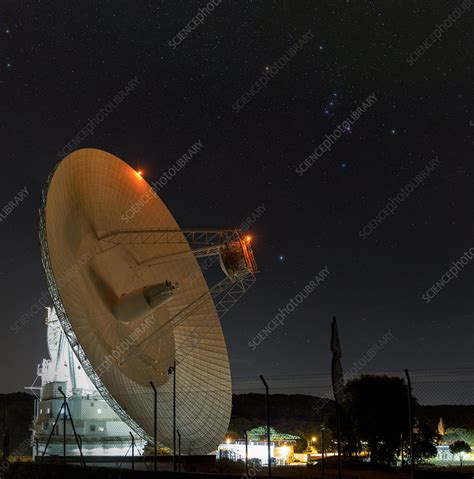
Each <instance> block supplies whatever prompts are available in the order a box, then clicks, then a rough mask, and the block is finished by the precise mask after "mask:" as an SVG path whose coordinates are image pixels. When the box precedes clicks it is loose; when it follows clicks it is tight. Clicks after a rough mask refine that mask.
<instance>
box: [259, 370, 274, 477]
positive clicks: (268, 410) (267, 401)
mask: <svg viewBox="0 0 474 479" xmlns="http://www.w3.org/2000/svg"><path fill="white" fill-rule="evenodd" d="M260 379H261V380H262V383H263V385H264V386H265V399H266V410H267V448H268V477H272V453H271V448H270V397H269V396H270V395H269V391H268V384H267V382H266V381H265V378H264V377H263V376H262V375H260Z"/></svg>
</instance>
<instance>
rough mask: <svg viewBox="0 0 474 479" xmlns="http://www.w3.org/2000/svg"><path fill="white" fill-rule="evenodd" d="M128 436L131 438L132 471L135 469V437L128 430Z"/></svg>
mask: <svg viewBox="0 0 474 479" xmlns="http://www.w3.org/2000/svg"><path fill="white" fill-rule="evenodd" d="M130 436H131V438H132V471H134V470H135V438H134V437H133V434H132V433H131V432H130Z"/></svg>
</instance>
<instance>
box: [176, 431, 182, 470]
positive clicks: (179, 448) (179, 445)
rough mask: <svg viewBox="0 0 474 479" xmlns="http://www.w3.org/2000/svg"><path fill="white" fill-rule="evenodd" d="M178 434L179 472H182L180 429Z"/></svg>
mask: <svg viewBox="0 0 474 479" xmlns="http://www.w3.org/2000/svg"><path fill="white" fill-rule="evenodd" d="M176 434H177V435H178V472H181V434H180V433H179V429H176Z"/></svg>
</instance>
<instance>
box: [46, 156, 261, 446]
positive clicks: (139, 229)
mask: <svg viewBox="0 0 474 479" xmlns="http://www.w3.org/2000/svg"><path fill="white" fill-rule="evenodd" d="M130 211H133V212H134V213H133V214H129V212H130ZM40 216H41V219H40V242H41V249H42V261H43V266H44V269H45V272H46V276H47V281H48V287H49V290H50V293H51V296H52V298H53V302H54V306H55V308H56V311H57V313H58V317H59V320H60V322H61V325H62V327H63V329H64V331H65V333H66V336H67V338H68V340H69V342H70V344H71V346H72V348H73V350H74V352H75V354H76V355H77V356H78V358H79V360H80V361H81V363H82V366H83V367H84V369H85V371H86V372H87V373H88V375H89V377H90V379H91V380H92V381H93V383H94V384H95V386H96V387H97V389H98V390H99V392H100V393H101V394H102V396H103V397H104V399H106V400H107V401H108V403H109V404H110V405H111V406H112V407H113V409H114V410H115V411H116V412H117V414H118V415H119V416H120V417H121V419H122V420H124V421H125V422H126V423H128V424H129V426H130V427H131V428H132V429H134V430H135V431H136V432H137V433H138V434H140V435H142V436H143V437H145V438H151V436H152V435H153V430H154V402H153V397H154V396H153V391H152V389H151V387H150V381H152V382H153V383H154V385H155V386H156V388H157V390H158V418H157V422H158V428H157V430H158V440H159V443H160V444H162V445H164V446H170V447H171V446H172V444H173V380H172V377H171V376H170V367H171V366H173V364H176V369H175V372H176V420H177V423H176V427H177V429H178V430H179V431H180V434H181V438H182V450H183V453H186V454H205V453H208V452H210V451H211V450H213V449H215V448H216V446H217V445H218V444H219V442H220V441H222V438H223V436H224V434H225V432H226V431H227V428H228V425H229V419H230V413H231V398H232V392H231V377H230V370H229V361H228V355H227V349H226V345H225V341H224V336H223V333H222V329H221V325H220V321H219V316H222V315H223V314H225V313H226V312H227V311H228V310H229V308H230V307H232V305H233V304H235V302H236V301H237V300H238V299H239V297H240V296H241V295H242V294H244V293H245V292H246V290H247V289H248V288H249V287H250V286H251V285H252V284H253V282H254V280H255V276H254V274H255V272H256V265H255V260H254V257H253V253H252V250H251V246H250V244H249V242H248V241H247V240H246V239H245V238H244V237H243V235H242V232H241V231H240V230H238V229H227V230H207V229H194V230H192V229H188V230H186V229H180V227H179V226H178V224H177V223H176V221H175V220H174V218H173V216H172V215H171V213H170V212H169V211H168V209H167V208H166V206H165V205H164V203H163V202H162V201H161V200H160V198H159V197H158V196H157V195H156V193H154V192H153V190H152V189H151V186H150V185H149V184H148V183H147V181H146V180H145V179H144V178H142V177H141V176H140V175H139V174H137V172H136V171H135V170H134V169H132V168H131V167H130V166H128V165H127V164H126V163H124V162H123V161H121V160H120V159H118V158H116V157H115V156H113V155H111V154H109V153H106V152H104V151H100V150H95V149H83V150H79V151H76V152H74V153H71V154H70V155H68V156H67V157H66V158H64V160H63V161H61V162H60V163H59V164H58V165H57V166H56V168H55V170H54V171H53V173H52V174H51V176H50V178H49V180H48V184H47V187H46V188H45V191H44V194H43V206H42V209H41V215H40ZM199 257H209V258H211V261H212V260H213V259H215V262H216V264H219V262H220V264H221V267H222V269H223V272H224V273H225V275H223V276H224V279H222V280H221V281H220V282H219V283H217V284H216V285H215V286H213V287H211V288H210V289H209V287H208V285H207V283H206V280H205V278H204V276H203V274H202V271H201V268H200V266H199V263H198V261H197V258H199Z"/></svg>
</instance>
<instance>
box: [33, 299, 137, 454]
mask: <svg viewBox="0 0 474 479" xmlns="http://www.w3.org/2000/svg"><path fill="white" fill-rule="evenodd" d="M47 311H48V316H47V319H46V324H47V338H48V351H49V356H50V359H43V363H42V364H41V365H38V377H37V380H41V386H40V387H32V388H31V389H33V390H34V391H38V392H39V396H37V401H36V406H35V419H34V436H35V442H37V445H38V453H39V455H41V454H42V453H43V451H44V448H45V446H46V442H47V440H48V436H49V434H50V433H51V429H52V428H53V425H54V421H55V419H56V417H57V415H58V412H59V410H60V409H61V406H62V403H63V396H62V394H61V390H62V391H64V392H65V393H66V397H67V398H68V401H67V402H68V405H69V409H70V410H71V415H72V419H73V421H74V426H75V428H76V433H77V434H78V435H80V436H81V439H82V453H83V455H85V456H91V455H94V456H119V455H122V456H123V455H125V454H126V453H127V450H128V448H129V446H130V443H131V437H130V432H131V433H132V434H133V435H134V436H135V440H136V446H137V449H138V450H139V451H140V452H142V451H143V447H144V441H143V440H142V439H141V438H139V437H137V436H136V435H135V432H134V431H131V430H130V428H129V427H128V426H127V425H126V424H125V423H124V422H123V421H122V420H121V419H120V418H119V417H118V416H117V414H116V413H115V412H114V411H113V410H112V408H111V407H110V406H109V405H108V404H107V403H106V401H105V400H104V399H103V398H102V397H101V396H100V394H99V393H98V391H97V389H96V388H95V386H94V385H93V384H92V382H91V381H90V379H89V378H88V377H87V374H86V373H85V371H84V369H83V368H82V367H81V365H80V362H79V360H78V359H77V358H76V356H75V354H74V352H73V350H72V348H71V346H70V345H69V342H68V341H67V339H66V336H65V334H64V332H63V329H62V327H61V325H60V323H59V320H58V317H57V315H56V312H55V310H54V309H53V308H47ZM35 383H36V381H35ZM63 433H64V415H63V413H61V416H60V420H59V421H58V423H57V425H56V427H55V428H54V431H53V435H52V436H51V441H50V444H49V446H48V450H47V451H46V454H47V455H52V454H60V455H62V454H63ZM66 443H67V455H68V456H76V455H79V448H78V446H77V443H76V439H75V437H74V432H73V429H72V426H71V422H70V420H69V418H67V421H66ZM35 452H36V451H35Z"/></svg>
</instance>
